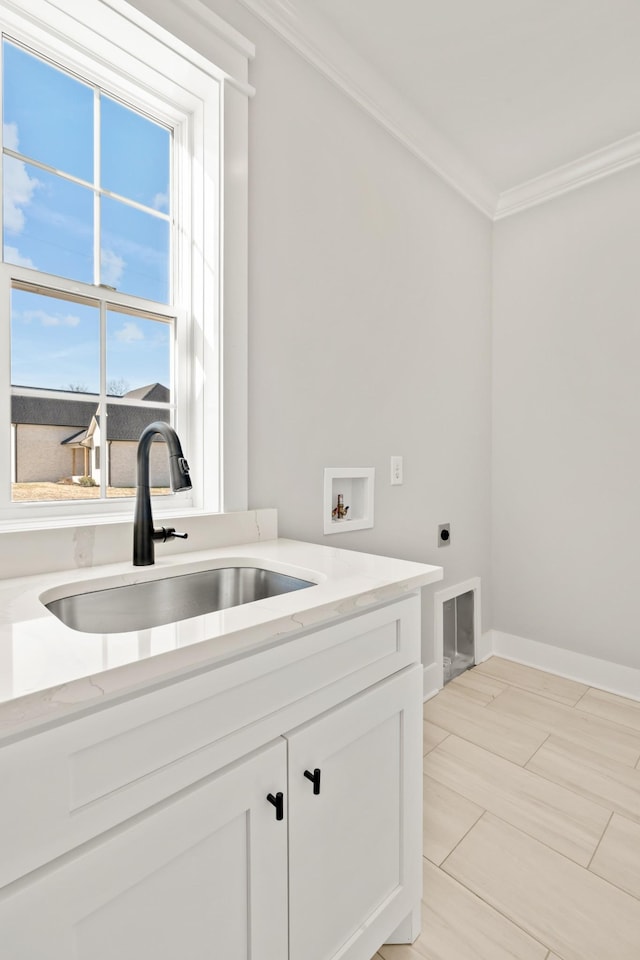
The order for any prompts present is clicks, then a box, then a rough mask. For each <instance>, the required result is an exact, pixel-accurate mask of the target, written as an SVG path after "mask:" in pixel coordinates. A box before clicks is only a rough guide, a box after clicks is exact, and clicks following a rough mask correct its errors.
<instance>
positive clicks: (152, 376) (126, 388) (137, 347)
mask: <svg viewBox="0 0 640 960" xmlns="http://www.w3.org/2000/svg"><path fill="white" fill-rule="evenodd" d="M171 335H172V327H171V325H170V324H169V323H162V322H160V321H157V320H149V319H147V318H146V317H140V316H133V315H131V314H126V313H119V312H116V311H115V310H109V311H108V312H107V393H108V394H111V395H112V396H120V397H122V396H132V397H135V398H136V400H148V401H149V402H156V403H157V402H161V403H169V402H170V400H171Z"/></svg>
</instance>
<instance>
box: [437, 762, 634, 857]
mask: <svg viewBox="0 0 640 960" xmlns="http://www.w3.org/2000/svg"><path fill="white" fill-rule="evenodd" d="M480 749H483V748H482V747H480ZM494 756H497V754H494ZM498 759H500V760H504V757H499V758H498ZM511 762H512V761H511V760H507V761H506V763H511ZM514 766H516V767H518V766H519V764H514ZM520 769H521V770H526V771H527V773H529V774H530V775H531V776H532V777H539V778H540V779H541V780H545V781H546V782H547V783H550V784H551V785H552V786H554V787H560V788H561V789H562V790H566V791H567V792H568V793H572V794H573V795H574V796H575V797H578V798H579V799H580V800H588V801H589V803H592V804H593V805H594V806H596V807H600V809H601V810H602V811H603V812H604V813H609V818H608V820H607V823H606V824H605V827H604V830H603V832H602V835H601V836H600V839H599V840H598V843H597V844H596V849H597V848H598V846H599V844H600V841H601V840H602V837H603V836H604V831H605V830H606V829H607V826H608V825H609V822H610V820H611V817H612V816H613V814H614V813H615V812H616V811H615V810H611V807H609V806H603V805H602V803H598V802H597V801H596V800H592V799H591V797H585V796H584V795H583V794H581V793H578V792H577V791H576V790H572V789H571V788H570V787H565V786H563V785H562V784H559V783H556V782H555V781H554V780H549V779H548V778H547V777H544V776H542V775H541V774H539V773H537V772H535V771H533V770H528V769H527V768H526V767H520ZM423 776H428V777H431V779H432V780H435V781H436V782H437V783H439V784H440V786H443V787H446V788H447V789H448V790H451V792H452V793H455V794H456V795H457V796H459V797H461V798H462V799H463V800H467V801H468V802H469V803H473V804H475V805H476V806H477V807H481V806H482V805H481V804H480V803H478V801H477V800H471V799H469V797H466V796H465V795H464V794H462V793H458V792H457V790H453V789H452V788H451V787H449V785H448V784H446V783H442V781H441V780H438V778H437V777H434V776H433V775H432V774H430V773H426V774H425V773H424V771H423ZM485 813H488V814H489V815H490V816H492V817H495V818H496V820H500V822H501V823H504V824H506V825H507V826H508V827H511V828H512V829H513V830H518V831H519V832H520V833H522V834H524V836H525V837H529V839H530V840H536V841H537V842H538V843H541V844H542V845H543V846H544V847H546V848H547V849H548V850H553V852H554V853H557V854H558V856H560V857H564V859H565V860H568V861H569V862H570V863H573V864H575V865H576V866H577V867H582V868H583V869H586V867H585V865H584V864H583V863H580V862H579V861H578V860H574V859H573V857H569V856H567V854H566V853H562V851H560V850H558V849H557V847H553V846H551V844H550V843H547V842H546V841H545V840H541V839H540V837H538V836H534V834H532V833H529V832H528V831H527V830H525V829H524V827H522V826H517V825H516V824H514V823H511V821H509V820H505V819H504V817H502V816H500V814H498V813H494V812H493V811H492V810H487V809H484V808H483V812H482V814H481V815H480V816H479V817H478V819H477V820H476V821H475V823H473V824H472V825H471V826H470V827H469V829H468V830H467V831H466V833H465V835H464V836H463V837H461V838H460V839H459V840H458V842H457V843H456V845H455V847H453V848H452V849H451V850H450V851H449V853H448V854H447V856H446V857H445V860H447V859H448V858H449V857H450V856H451V854H452V853H453V851H454V850H455V849H456V847H458V846H459V845H460V844H461V843H462V841H463V840H464V838H465V837H466V836H467V834H468V833H469V832H470V831H471V830H473V828H474V827H475V826H476V824H478V823H479V822H480V820H481V819H482V817H483V816H484V814H485ZM560 813H562V811H560ZM628 819H630V818H628ZM594 854H595V850H594ZM594 854H592V856H591V859H593V856H594ZM427 859H428V858H427ZM445 860H443V861H442V863H441V864H439V866H442V864H443V863H444V862H445ZM429 862H432V861H429ZM589 862H591V860H590V861H589Z"/></svg>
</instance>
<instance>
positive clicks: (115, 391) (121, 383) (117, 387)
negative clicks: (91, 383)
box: [107, 377, 129, 397]
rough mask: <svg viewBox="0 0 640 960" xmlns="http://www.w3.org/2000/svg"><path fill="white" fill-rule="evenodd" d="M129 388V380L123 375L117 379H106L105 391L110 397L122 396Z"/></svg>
mask: <svg viewBox="0 0 640 960" xmlns="http://www.w3.org/2000/svg"><path fill="white" fill-rule="evenodd" d="M128 389H129V381H128V380H125V379H124V377H120V379H119V380H107V393H108V394H109V396H111V397H123V396H124V395H125V393H126V392H127V390H128Z"/></svg>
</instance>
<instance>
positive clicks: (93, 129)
mask: <svg viewBox="0 0 640 960" xmlns="http://www.w3.org/2000/svg"><path fill="white" fill-rule="evenodd" d="M2 46H3V111H4V112H3V152H4V186H3V210H4V238H3V240H4V259H5V261H7V262H10V263H15V264H18V265H22V266H28V267H32V268H33V269H36V270H41V271H43V272H46V273H50V274H54V275H56V276H61V277H67V278H69V279H73V280H79V281H81V282H83V283H96V284H105V285H106V286H109V287H113V288H115V289H118V290H121V291H122V292H124V293H129V294H132V295H134V296H138V297H143V298H144V299H147V300H153V301H156V302H159V303H170V302H171V282H170V278H171V246H172V244H171V215H170V210H171V188H170V171H171V154H172V146H173V145H172V139H173V138H172V131H171V130H170V129H169V128H168V127H167V126H165V125H164V124H161V123H160V122H158V121H154V120H152V119H150V118H149V117H148V116H146V115H144V114H143V113H142V112H141V111H140V110H136V109H134V108H133V107H132V106H131V105H129V104H125V103H122V102H120V101H118V100H116V99H115V98H114V97H113V96H110V95H109V94H108V93H107V92H106V91H105V90H104V89H101V88H100V87H99V86H98V85H96V84H89V83H88V82H86V81H81V80H79V79H77V78H76V77H75V76H73V75H72V74H71V73H70V72H68V71H65V70H64V69H63V68H62V67H61V66H60V65H58V64H52V63H50V62H49V61H48V60H45V59H44V58H43V57H40V56H38V55H36V54H35V53H34V52H32V51H28V50H25V49H23V48H22V47H20V46H19V45H17V44H16V43H14V42H12V41H11V40H8V39H4V40H3V45H2ZM32 97H33V98H36V99H37V98H38V97H41V98H42V100H43V101H44V106H45V108H46V107H47V105H49V106H50V107H51V110H50V112H51V116H48V115H43V108H42V106H39V105H36V106H34V107H31V106H30V98H32ZM52 97H53V98H54V102H51V100H52ZM88 98H90V101H89V99H88ZM89 104H90V109H89ZM76 107H77V108H78V114H77V116H76V115H75V113H74V111H75V109H76Z"/></svg>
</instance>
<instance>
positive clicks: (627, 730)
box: [487, 687, 640, 770]
mask: <svg viewBox="0 0 640 960" xmlns="http://www.w3.org/2000/svg"><path fill="white" fill-rule="evenodd" d="M514 689H516V690H520V691H521V692H524V693H528V694H532V695H534V696H538V694H535V693H534V692H533V691H532V690H524V691H522V688H520V687H516V688H514ZM500 696H502V694H501V695H500ZM541 699H548V698H541ZM496 700H499V697H496V698H495V700H492V701H491V703H488V704H487V707H491V706H492V705H493V704H494V703H495V702H496ZM551 702H552V703H556V705H557V706H560V707H567V709H568V710H570V711H573V710H574V708H573V707H569V706H568V704H566V703H565V704H561V703H558V702H557V701H551ZM491 712H492V713H493V712H494V711H491ZM496 713H497V715H498V716H499V717H501V718H502V719H504V720H509V719H510V720H514V721H516V722H517V723H520V724H523V725H524V726H527V727H529V728H531V729H532V730H537V731H538V732H541V733H546V735H547V738H548V737H550V736H557V737H560V739H563V740H568V741H569V742H576V741H571V740H570V738H569V737H568V735H567V732H566V731H565V730H564V729H563V728H560V729H555V728H554V729H553V730H549V729H548V726H547V727H545V726H544V725H543V724H537V723H535V722H534V721H532V720H529V719H528V718H527V717H522V716H517V715H512V714H510V713H503V712H502V711H500V710H498V711H496ZM576 713H578V715H579V716H580V717H583V718H584V719H587V720H595V721H597V722H598V723H602V724H604V725H605V726H607V725H611V727H612V728H613V729H612V730H611V731H607V732H610V733H611V735H612V736H613V735H615V734H616V733H620V734H627V735H628V734H635V737H636V739H637V740H638V749H640V730H636V729H634V728H633V727H627V726H625V725H624V724H622V723H617V722H616V721H615V720H609V719H608V718H606V717H598V716H596V715H595V714H592V713H587V712H586V711H584V710H577V711H576ZM615 728H617V729H615ZM579 745H580V746H582V747H584V749H585V750H591V752H592V753H598V752H599V751H598V750H594V748H593V746H585V745H584V744H583V743H580V744H579ZM634 752H635V751H634ZM603 756H608V754H603ZM525 762H526V763H528V762H529V761H528V760H527V761H525ZM616 762H618V763H621V764H622V765H623V766H625V767H627V768H628V769H630V770H633V769H634V768H637V767H638V765H639V764H640V757H638V759H637V760H635V761H634V762H633V763H624V761H622V760H618V761H616Z"/></svg>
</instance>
